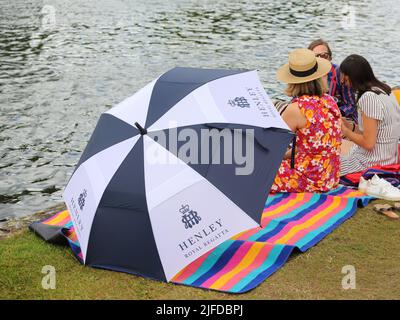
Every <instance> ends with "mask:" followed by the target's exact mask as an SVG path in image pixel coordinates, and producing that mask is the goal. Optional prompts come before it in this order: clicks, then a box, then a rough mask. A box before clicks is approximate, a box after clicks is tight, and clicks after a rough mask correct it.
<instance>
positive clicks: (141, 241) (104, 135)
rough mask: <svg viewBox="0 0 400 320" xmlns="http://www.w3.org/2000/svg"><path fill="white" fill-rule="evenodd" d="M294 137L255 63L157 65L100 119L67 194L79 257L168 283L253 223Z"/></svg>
mask: <svg viewBox="0 0 400 320" xmlns="http://www.w3.org/2000/svg"><path fill="white" fill-rule="evenodd" d="M204 137H206V139H205V140H204V139H202V138H204ZM292 137H293V134H292V132H291V131H290V130H289V128H288V127H287V125H286V124H285V123H284V122H283V120H282V119H281V117H280V116H279V114H278V113H277V111H276V109H275V108H274V106H273V104H272V102H271V100H270V99H269V97H268V95H267V94H266V92H265V91H264V89H263V87H262V85H261V83H260V81H259V78H258V76H257V72H256V71H247V70H219V69H216V70H214V69H195V68H174V69H172V70H170V71H168V72H166V73H164V74H163V75H161V76H160V77H159V78H157V79H156V80H154V81H153V82H151V83H150V84H148V85H147V86H145V87H144V88H143V89H141V90H140V91H138V92H137V93H136V94H134V95H133V96H131V97H129V98H127V99H126V100H124V101H123V102H121V103H119V104H118V105H116V106H115V107H113V108H112V109H111V110H109V111H107V112H105V113H103V114H102V115H101V117H100V119H99V122H98V124H97V126H96V128H95V130H94V132H93V134H92V136H91V138H90V141H89V142H88V145H87V147H86V149H85V150H84V152H83V154H82V156H81V159H80V160H79V163H78V165H77V167H76V169H75V172H74V173H73V175H72V177H71V179H70V181H69V182H68V185H67V187H66V189H65V191H64V194H63V197H64V201H65V203H66V205H67V207H68V210H69V213H70V215H71V220H72V222H73V225H74V227H75V230H76V233H77V236H78V240H79V243H80V246H81V250H82V255H83V260H84V263H85V264H86V265H89V266H93V267H98V268H104V269H112V270H116V271H122V272H128V273H134V274H140V275H143V276H146V277H150V278H155V279H159V280H165V281H169V280H170V279H172V278H173V277H174V275H176V274H177V273H178V272H179V271H180V270H181V269H183V268H184V267H185V266H187V265H188V264H189V263H191V262H192V261H194V260H195V259H197V258H198V257H200V256H201V255H202V254H204V253H206V252H207V251H209V250H211V249H212V248H214V247H215V246H217V245H219V244H220V243H222V242H223V241H225V240H227V239H229V238H231V237H232V236H234V235H236V234H238V233H240V232H242V231H245V230H248V229H250V228H254V227H257V226H259V224H260V220H261V214H262V211H263V207H264V203H265V200H266V198H267V196H268V192H269V190H270V187H271V185H272V183H273V180H274V177H275V175H276V172H277V170H278V168H279V165H280V163H281V161H282V158H283V155H284V153H285V151H286V149H287V146H288V144H289V143H290V141H291V139H292ZM213 141H214V142H219V144H218V143H215V144H214V143H213ZM238 149H239V151H240V152H239V153H238ZM246 153H247V154H248V155H249V157H247V158H243V155H244V154H245V155H246ZM238 155H239V156H238ZM240 156H241V157H240ZM243 159H245V160H246V161H247V163H245V162H244V161H243ZM246 166H247V167H246ZM240 170H241V171H240Z"/></svg>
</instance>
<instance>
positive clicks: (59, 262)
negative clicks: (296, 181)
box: [0, 202, 400, 299]
mask: <svg viewBox="0 0 400 320" xmlns="http://www.w3.org/2000/svg"><path fill="white" fill-rule="evenodd" d="M374 203H377V202H374ZM44 265H52V266H54V267H55V269H56V274H57V278H56V281H57V282H56V289H54V290H51V289H50V290H44V289H43V288H42V286H41V281H42V277H43V276H44V274H42V273H41V270H42V267H43V266H44ZM345 265H353V266H354V267H355V269H356V286H357V287H356V289H354V290H351V289H350V290H344V289H342V285H341V283H342V278H343V276H344V274H342V273H341V271H342V267H343V266H345ZM0 298H1V299H400V221H392V220H389V219H387V218H386V217H384V216H381V215H378V214H377V213H375V212H373V211H372V205H369V206H368V207H366V208H364V209H359V210H358V211H357V213H356V215H355V216H354V217H353V218H351V219H350V220H348V221H346V222H345V223H344V224H343V225H341V226H340V227H339V228H338V229H336V230H335V231H334V232H333V233H331V234H330V235H328V236H327V237H326V238H325V239H323V240H322V241H321V242H320V243H319V244H318V245H316V246H314V247H313V248H311V249H309V250H308V251H307V252H305V253H295V254H293V255H292V256H291V258H290V259H289V261H288V262H287V263H286V264H285V265H284V266H283V267H282V268H281V269H280V270H278V271H277V272H276V273H275V274H273V275H272V276H271V277H270V278H268V279H266V280H265V281H264V282H263V283H262V284H261V285H259V286H258V287H257V288H255V289H254V290H252V291H250V292H248V293H245V294H240V295H233V294H224V293H220V292H216V291H209V290H203V289H196V288H191V287H186V286H179V285H174V284H167V283H162V282H157V281H153V280H148V279H144V278H141V277H137V276H132V275H127V274H122V273H118V272H112V271H104V270H96V269H92V268H89V267H84V266H82V265H80V264H79V263H78V262H77V261H76V260H75V258H74V257H73V256H72V253H71V251H70V250H69V248H67V247H61V246H55V245H50V244H47V243H45V242H44V241H42V240H41V239H40V238H38V237H37V236H36V235H34V234H33V233H31V232H29V231H23V232H20V233H18V234H16V235H13V236H12V237H10V238H7V239H4V240H1V241H0Z"/></svg>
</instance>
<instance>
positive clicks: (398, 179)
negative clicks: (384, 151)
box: [340, 152, 400, 187]
mask: <svg viewBox="0 0 400 320" xmlns="http://www.w3.org/2000/svg"><path fill="white" fill-rule="evenodd" d="M399 153H400V152H399ZM375 174H376V175H377V176H379V178H383V179H385V180H386V181H389V182H390V183H391V184H392V185H393V186H395V187H399V186H400V164H391V165H386V166H374V167H372V168H369V169H367V170H364V171H361V172H355V173H350V174H347V175H345V176H343V177H341V178H340V183H341V184H342V185H345V186H351V187H357V186H358V183H359V181H360V178H361V177H363V178H364V179H366V180H369V179H371V178H372V177H373V176H374V175H375Z"/></svg>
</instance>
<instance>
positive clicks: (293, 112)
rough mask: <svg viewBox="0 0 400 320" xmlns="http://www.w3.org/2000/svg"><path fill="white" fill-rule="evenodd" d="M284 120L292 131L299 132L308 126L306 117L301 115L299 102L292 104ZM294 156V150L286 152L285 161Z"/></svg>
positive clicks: (283, 115) (287, 109) (285, 112)
mask: <svg viewBox="0 0 400 320" xmlns="http://www.w3.org/2000/svg"><path fill="white" fill-rule="evenodd" d="M282 119H283V120H284V121H285V122H286V124H287V125H288V127H289V128H290V130H292V131H293V132H296V131H297V130H299V129H301V128H304V127H305V126H306V124H307V119H306V117H305V116H304V115H303V114H302V113H301V111H300V109H299V104H298V103H297V102H295V103H292V104H290V105H289V106H288V107H287V108H286V110H285V111H284V112H283V114H282ZM291 155H292V149H288V151H286V153H285V156H284V157H283V158H284V159H290V157H291Z"/></svg>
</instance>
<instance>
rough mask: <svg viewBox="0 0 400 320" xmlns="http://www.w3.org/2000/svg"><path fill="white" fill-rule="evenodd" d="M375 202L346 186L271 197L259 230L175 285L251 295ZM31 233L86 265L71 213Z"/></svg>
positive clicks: (215, 253) (203, 260)
mask: <svg viewBox="0 0 400 320" xmlns="http://www.w3.org/2000/svg"><path fill="white" fill-rule="evenodd" d="M371 199H372V198H371V197H368V196H366V195H365V194H363V193H361V192H359V191H357V190H355V189H352V188H349V187H344V186H340V187H339V188H337V189H335V190H333V191H330V192H328V193H324V194H312V193H280V194H274V195H270V196H269V197H268V200H267V201H266V203H265V208H264V211H263V215H262V223H261V227H258V228H255V229H251V230H248V231H246V232H243V233H241V234H238V235H236V236H235V237H233V238H231V239H229V240H227V241H225V242H224V243H222V244H221V245H219V246H218V247H216V248H214V249H213V250H211V251H209V252H207V253H206V254H204V255H203V256H201V257H200V258H198V259H197V260H195V261H194V262H192V263H191V264H189V265H188V266H187V267H185V268H184V269H183V270H181V271H180V272H179V273H178V274H177V275H176V276H175V277H174V278H173V280H172V282H174V283H177V284H183V285H188V286H193V287H199V288H205V289H213V290H218V291H223V292H229V293H243V292H246V291H249V290H251V289H253V288H255V287H256V286H258V285H259V284H260V283H261V282H262V281H264V280H265V279H266V278H268V277H269V276H270V275H272V274H273V273H274V272H275V271H277V270H278V269H279V268H280V267H282V266H283V265H284V264H285V262H286V260H287V259H288V258H289V256H290V254H291V253H292V251H293V250H294V249H295V248H297V249H299V250H300V251H301V252H304V251H306V250H307V249H309V248H310V247H312V246H313V245H315V244H316V243H318V242H319V241H321V240H322V239H323V238H324V237H325V236H326V235H328V234H329V233H330V232H332V231H333V230H334V229H335V228H337V227H338V226H339V225H340V224H342V223H343V222H344V221H345V220H346V219H349V218H350V217H351V216H352V215H353V214H354V213H355V212H356V210H357V207H363V206H365V205H367V204H368V202H369V201H370V200H371ZM30 228H31V230H33V231H34V232H36V233H38V234H39V235H41V236H42V237H44V238H45V239H46V240H48V241H53V240H54V239H56V238H57V237H58V236H59V235H60V234H62V236H63V238H64V239H66V240H67V241H68V242H69V245H70V246H71V249H72V251H73V252H74V254H75V256H76V257H77V258H78V260H79V261H80V262H82V256H81V251H80V247H79V243H78V240H77V237H76V234H75V232H74V228H73V226H72V222H71V220H70V217H69V215H68V211H62V212H59V213H58V214H56V215H55V216H53V217H51V218H50V219H47V220H45V221H42V222H35V223H34V224H32V225H31V227H30Z"/></svg>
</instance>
